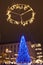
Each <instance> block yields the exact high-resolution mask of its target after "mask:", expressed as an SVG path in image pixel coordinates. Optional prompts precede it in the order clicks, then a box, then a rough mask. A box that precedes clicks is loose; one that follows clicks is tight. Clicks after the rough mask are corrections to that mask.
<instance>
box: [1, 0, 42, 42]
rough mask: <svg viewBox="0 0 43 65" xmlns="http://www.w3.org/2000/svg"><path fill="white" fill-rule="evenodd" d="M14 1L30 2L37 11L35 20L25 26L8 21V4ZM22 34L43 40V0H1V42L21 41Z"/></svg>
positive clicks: (37, 40)
mask: <svg viewBox="0 0 43 65" xmlns="http://www.w3.org/2000/svg"><path fill="white" fill-rule="evenodd" d="M14 3H22V4H29V5H30V6H31V7H32V8H33V9H34V11H35V12H36V15H35V20H34V22H33V23H32V24H29V25H27V26H25V27H23V26H22V25H14V24H13V25H12V24H10V23H8V22H7V21H6V19H7V16H6V11H7V8H8V6H11V5H12V4H14ZM21 35H25V37H26V40H27V41H29V40H31V41H35V42H41V43H42V42H43V0H0V42H1V43H3V42H19V41H20V37H21Z"/></svg>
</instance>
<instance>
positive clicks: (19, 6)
mask: <svg viewBox="0 0 43 65" xmlns="http://www.w3.org/2000/svg"><path fill="white" fill-rule="evenodd" d="M14 10H16V11H17V10H19V11H21V10H23V11H24V12H22V13H17V12H16V13H15V12H13V11H14ZM29 12H32V13H31V18H30V19H28V20H26V21H23V19H22V16H23V15H25V14H27V13H29ZM11 13H13V14H14V16H15V14H16V15H19V16H20V19H21V21H18V20H15V19H13V18H12V15H11ZM6 15H7V16H8V17H7V21H8V22H9V23H11V24H17V25H19V24H21V25H23V26H25V25H27V24H28V23H32V22H33V21H34V19H35V12H34V10H33V9H32V8H31V7H30V6H29V5H26V4H14V5H12V6H11V7H9V8H8V10H7V14H6Z"/></svg>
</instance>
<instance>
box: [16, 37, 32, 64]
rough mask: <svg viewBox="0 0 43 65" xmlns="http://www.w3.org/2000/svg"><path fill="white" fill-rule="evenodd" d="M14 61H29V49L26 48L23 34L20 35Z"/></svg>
mask: <svg viewBox="0 0 43 65" xmlns="http://www.w3.org/2000/svg"><path fill="white" fill-rule="evenodd" d="M16 62H17V63H30V62H31V58H30V55H29V50H28V48H27V45H26V41H25V38H24V36H22V37H21V41H20V45H19V51H18V57H17V59H16Z"/></svg>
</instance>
